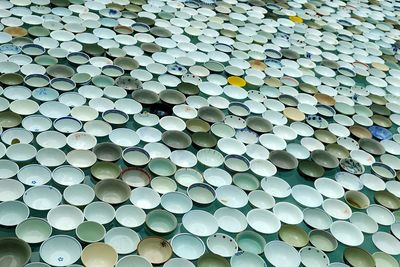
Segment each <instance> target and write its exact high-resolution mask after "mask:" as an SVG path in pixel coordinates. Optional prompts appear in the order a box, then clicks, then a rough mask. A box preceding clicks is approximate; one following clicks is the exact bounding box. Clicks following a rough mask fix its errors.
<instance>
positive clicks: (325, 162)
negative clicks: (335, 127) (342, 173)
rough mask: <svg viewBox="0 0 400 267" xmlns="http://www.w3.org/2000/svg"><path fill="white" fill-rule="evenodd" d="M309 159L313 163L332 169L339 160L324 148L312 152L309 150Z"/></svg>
mask: <svg viewBox="0 0 400 267" xmlns="http://www.w3.org/2000/svg"><path fill="white" fill-rule="evenodd" d="M311 159H312V160H313V161H314V162H315V163H317V164H318V165H320V166H321V167H324V168H326V169H334V168H336V167H338V166H339V160H338V159H337V158H336V157H335V156H334V155H332V154H331V153H329V152H327V151H325V150H320V149H316V150H314V151H313V152H311Z"/></svg>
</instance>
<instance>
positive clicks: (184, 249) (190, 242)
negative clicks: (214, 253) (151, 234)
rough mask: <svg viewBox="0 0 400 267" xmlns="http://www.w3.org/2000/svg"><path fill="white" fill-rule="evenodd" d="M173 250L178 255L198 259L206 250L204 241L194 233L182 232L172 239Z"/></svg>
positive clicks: (188, 258)
mask: <svg viewBox="0 0 400 267" xmlns="http://www.w3.org/2000/svg"><path fill="white" fill-rule="evenodd" d="M171 246H172V250H173V252H174V253H175V255H177V256H178V257H181V258H184V259H187V260H191V261H193V260H197V259H198V258H200V257H201V256H202V255H203V254H204V252H205V251H206V247H205V245H204V243H203V241H202V240H201V239H200V238H199V237H197V236H195V235H192V234H188V233H181V234H177V235H175V236H174V237H173V238H172V239H171Z"/></svg>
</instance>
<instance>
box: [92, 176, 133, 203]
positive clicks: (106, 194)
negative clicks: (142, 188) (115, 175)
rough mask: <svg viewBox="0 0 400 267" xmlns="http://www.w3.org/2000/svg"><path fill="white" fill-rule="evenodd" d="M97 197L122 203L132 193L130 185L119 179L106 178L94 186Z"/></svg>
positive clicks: (105, 200)
mask: <svg viewBox="0 0 400 267" xmlns="http://www.w3.org/2000/svg"><path fill="white" fill-rule="evenodd" d="M94 192H95V193H96V197H97V198H98V199H99V200H101V201H103V202H106V203H110V204H121V203H123V202H125V201H127V200H128V199H129V197H130V195H131V189H130V188H129V185H128V184H126V183H125V182H124V181H121V180H118V179H106V180H102V181H100V182H98V183H97V184H96V186H95V188H94Z"/></svg>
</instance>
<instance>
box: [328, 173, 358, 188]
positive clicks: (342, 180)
mask: <svg viewBox="0 0 400 267" xmlns="http://www.w3.org/2000/svg"><path fill="white" fill-rule="evenodd" d="M335 180H336V181H337V182H338V183H339V184H340V185H341V186H343V187H344V188H345V189H347V190H354V191H360V190H361V189H362V188H363V184H362V183H361V181H360V179H359V178H358V177H357V176H355V175H354V174H351V173H348V172H338V173H336V174H335Z"/></svg>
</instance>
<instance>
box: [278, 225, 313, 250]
mask: <svg viewBox="0 0 400 267" xmlns="http://www.w3.org/2000/svg"><path fill="white" fill-rule="evenodd" d="M278 235H279V239H280V240H282V241H284V242H286V243H287V244H289V245H291V246H293V247H295V248H302V247H304V246H306V245H307V244H308V242H309V237H308V235H307V233H306V232H305V231H304V230H303V229H302V228H300V227H299V226H297V225H283V226H282V227H281V229H280V230H279V232H278Z"/></svg>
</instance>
